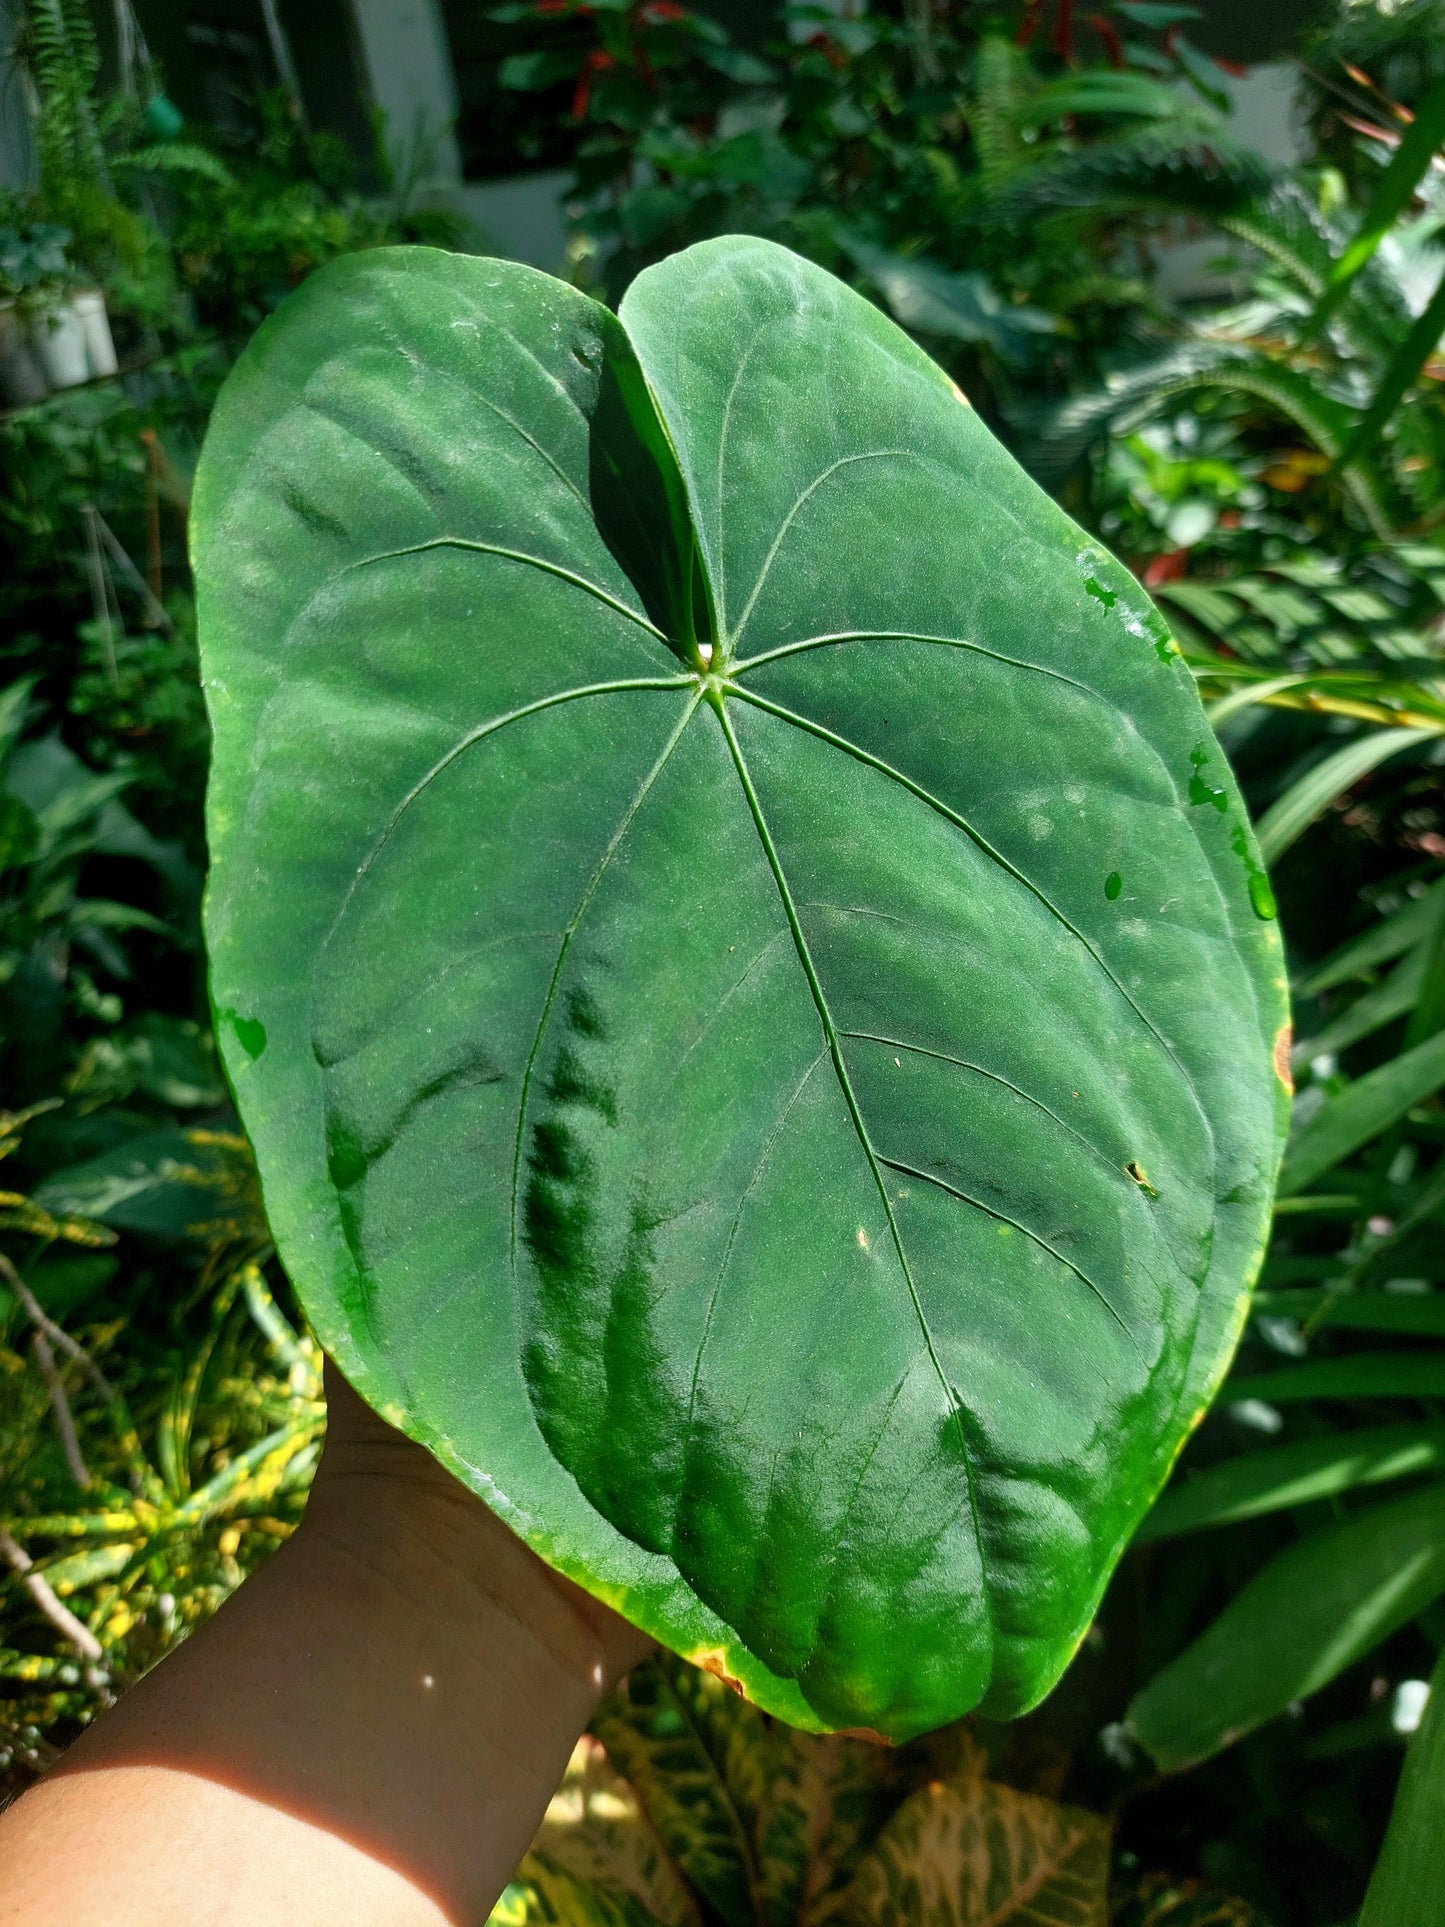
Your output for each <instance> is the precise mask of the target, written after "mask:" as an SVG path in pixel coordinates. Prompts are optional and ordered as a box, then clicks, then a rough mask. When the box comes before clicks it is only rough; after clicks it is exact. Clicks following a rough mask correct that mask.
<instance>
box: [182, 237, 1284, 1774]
mask: <svg viewBox="0 0 1445 1927" xmlns="http://www.w3.org/2000/svg"><path fill="white" fill-rule="evenodd" d="M194 530H195V541H196V559H197V568H198V576H199V584H200V597H201V625H202V641H203V651H204V658H205V675H206V686H207V692H208V696H209V701H210V706H211V714H212V718H213V723H214V729H215V769H214V775H213V779H212V786H211V794H210V806H209V807H210V835H211V849H212V874H211V883H210V894H209V900H208V910H207V919H208V933H209V941H210V947H211V958H212V971H213V978H212V982H213V993H214V998H215V1002H216V1006H217V1012H218V1018H219V1020H220V1022H221V1027H222V1033H223V1043H224V1049H225V1054H226V1060H227V1064H228V1067H229V1070H230V1074H231V1076H232V1079H233V1081H234V1086H235V1090H236V1095H237V1099H238V1101H239V1103H240V1106H241V1109H242V1113H243V1115H244V1118H245V1121H246V1124H247V1126H248V1128H249V1130H250V1132H251V1134H252V1137H253V1139H254V1142H255V1145H256V1150H257V1155H258V1159H259V1163H260V1169H261V1175H262V1180H263V1185H264V1188H265V1194H266V1200H267V1205H268V1209H269V1212H270V1216H271V1219H272V1223H273V1225H274V1229H275V1232H276V1236H277V1239H278V1241H279V1244H280V1249H281V1252H282V1255H283V1257H284V1258H285V1261H286V1263H287V1265H288V1267H289V1268H290V1270H291V1272H292V1274H293V1276H294V1278H295V1281H296V1284H297V1287H298V1289H299V1291H300V1293H301V1296H302V1298H303V1301H304V1302H305V1305H306V1307H307V1310H308V1312H309V1314H310V1316H311V1318H312V1320H313V1321H314V1324H315V1326H316V1329H317V1331H318V1333H319V1335H320V1336H321V1338H322V1339H323V1340H324V1342H325V1343H326V1344H327V1345H328V1347H329V1348H330V1349H331V1350H332V1351H333V1352H334V1353H335V1354H336V1356H337V1357H338V1359H339V1361H340V1363H341V1364H342V1366H343V1368H344V1369H345V1370H346V1372H347V1373H348V1375H349V1376H350V1377H351V1378H352V1379H353V1380H354V1381H355V1382H356V1384H357V1385H358V1386H359V1387H360V1388H361V1390H362V1391H363V1392H364V1393H365V1394H366V1395H367V1396H368V1397H369V1398H370V1399H371V1400H372V1402H373V1403H374V1404H375V1405H376V1406H377V1407H378V1409H379V1410H381V1411H382V1412H383V1413H384V1414H385V1415H386V1416H387V1417H388V1418H390V1419H392V1420H393V1421H394V1422H395V1423H397V1424H399V1425H402V1426H404V1427H405V1428H406V1430H407V1431H409V1432H410V1433H411V1434H412V1435H413V1436H415V1437H417V1438H419V1439H422V1440H424V1441H425V1442H426V1443H427V1444H428V1445H429V1446H430V1447H431V1449H432V1450H433V1451H434V1452H435V1453H436V1454H437V1456H438V1457H439V1458H440V1459H441V1460H442V1461H443V1462H444V1463H445V1464H447V1465H448V1466H450V1467H451V1468H452V1469H453V1470H454V1471H455V1472H456V1473H457V1474H458V1475H459V1476H460V1477H461V1478H462V1479H464V1480H465V1481H466V1482H467V1483H468V1484H469V1485H471V1486H472V1487H473V1488H474V1489H475V1490H476V1491H478V1492H480V1493H481V1494H482V1495H483V1496H484V1497H485V1498H486V1499H487V1500H488V1502H489V1503H490V1504H491V1505H493V1506H494V1507H495V1508H496V1510H497V1511H498V1512H499V1513H500V1514H501V1516H502V1517H503V1518H505V1519H506V1520H507V1521H508V1522H509V1523H510V1524H511V1525H512V1526H513V1527H514V1528H515V1529H516V1530H517V1531H518V1532H519V1533H521V1534H522V1536H523V1537H524V1538H525V1539H527V1540H528V1541H529V1543H530V1544H532V1545H533V1546H534V1547H535V1548H536V1549H537V1550H538V1551H539V1552H540V1553H541V1554H542V1555H543V1556H544V1557H545V1558H546V1559H548V1560H550V1561H551V1562H552V1563H553V1564H554V1565H555V1566H557V1567H558V1568H559V1569H560V1570H562V1571H563V1572H565V1573H567V1574H569V1575H570V1576H572V1577H573V1578H575V1579H576V1580H578V1581H579V1582H580V1583H581V1584H582V1585H584V1586H586V1587H587V1588H589V1589H590V1590H591V1591H592V1592H593V1593H594V1594H596V1595H597V1596H598V1597H599V1598H602V1599H605V1600H607V1601H608V1602H610V1603H611V1604H613V1605H615V1606H616V1607H618V1608H619V1609H620V1610H621V1611H622V1612H623V1613H625V1614H627V1615H628V1616H629V1617H631V1618H632V1619H633V1620H635V1621H636V1622H637V1623H638V1624H640V1625H642V1626H644V1627H646V1628H647V1629H648V1630H649V1631H650V1632H652V1633H654V1634H655V1635H657V1636H658V1637H659V1638H660V1639H662V1640H663V1641H664V1642H665V1643H666V1644H668V1645H669V1646H671V1647H673V1648H675V1649H676V1650H678V1651H681V1652H682V1653H684V1654H686V1655H688V1656H689V1657H691V1658H693V1659H694V1660H696V1661H698V1662H699V1663H700V1664H702V1665H704V1666H708V1667H711V1668H712V1669H713V1670H715V1671H717V1672H719V1673H721V1674H722V1675H724V1676H725V1677H727V1678H729V1679H731V1680H732V1681H734V1682H735V1683H737V1684H738V1685H739V1686H740V1687H741V1688H742V1690H744V1691H745V1692H746V1693H747V1694H748V1695H749V1697H751V1698H753V1699H755V1700H756V1701H757V1702H758V1703H759V1704H760V1705H762V1706H764V1707H766V1708H768V1709H770V1710H771V1711H774V1712H776V1713H779V1714H781V1715H782V1716H783V1717H784V1718H785V1719H788V1720H790V1721H792V1722H794V1723H795V1724H798V1725H800V1726H804V1727H811V1728H815V1729H819V1728H838V1727H862V1728H869V1729H873V1730H875V1731H877V1732H878V1733H881V1734H884V1735H887V1736H889V1737H893V1738H898V1737H902V1736H905V1735H907V1734H910V1733H914V1732H917V1731H920V1730H923V1729H925V1728H928V1727H930V1726H934V1725H937V1724H940V1723H942V1722H943V1721H945V1720H948V1719H950V1718H952V1717H953V1716H955V1715H956V1714H958V1713H960V1712H961V1711H963V1710H964V1709H966V1708H967V1707H969V1706H971V1705H974V1704H976V1703H981V1704H982V1705H983V1706H984V1707H985V1709H986V1710H988V1711H989V1712H990V1713H994V1714H1008V1713H1012V1712H1016V1711H1018V1710H1020V1709H1022V1708H1024V1707H1026V1706H1028V1705H1030V1704H1032V1703H1033V1702H1034V1701H1035V1700H1037V1699H1038V1698H1039V1697H1040V1696H1041V1695H1042V1694H1043V1693H1044V1692H1045V1691H1046V1690H1047V1689H1048V1687H1049V1686H1050V1685H1051V1684H1052V1682H1053V1680H1054V1679H1055V1678H1056V1677H1057V1675H1058V1673H1059V1671H1060V1670H1061V1668H1062V1666H1063V1665H1064V1663H1065V1662H1066V1660H1067V1658H1068V1656H1069V1654H1070V1652H1071V1651H1072V1650H1073V1647H1074V1645H1075V1644H1076V1643H1077V1641H1078V1639H1079V1637H1080V1635H1081V1633H1082V1631H1083V1629H1084V1628H1085V1626H1086V1625H1087V1624H1088V1621H1089V1618H1090V1615H1091V1614H1092V1612H1093V1610H1094V1608H1095V1606H1096V1604H1097V1601H1098V1598H1099V1594H1100V1592H1101V1590H1102V1588H1103V1585H1104V1582H1105V1580H1106V1578H1107V1576H1108V1573H1109V1570H1110V1567H1111V1565H1112V1563H1113V1561H1114V1560H1115V1558H1116V1557H1117V1555H1118V1553H1119V1550H1120V1548H1121V1547H1122V1546H1123V1545H1124V1543H1125V1542H1126V1540H1127V1539H1128V1536H1129V1534H1130V1532H1131V1531H1132V1529H1133V1527H1134V1526H1135V1524H1137V1522H1138V1519H1139V1517H1140V1515H1141V1513H1142V1512H1143V1511H1144V1509H1145V1507H1146V1506H1147V1505H1148V1503H1149V1500H1150V1499H1151V1498H1152V1496H1153V1495H1154V1493H1155V1492H1156V1491H1157V1490H1158V1488H1159V1486H1160V1484H1161V1483H1162V1481H1163V1479H1164V1477H1165V1475H1166V1473H1167V1470H1168V1467H1169V1464H1170V1462H1171V1460H1172V1458H1173V1456H1174V1454H1175V1452H1176V1451H1177V1449H1178V1447H1179V1444H1180V1442H1181V1440H1182V1439H1183V1437H1184V1436H1185V1434H1186V1433H1187V1431H1188V1430H1189V1428H1190V1426H1191V1425H1192V1424H1193V1422H1194V1421H1195V1419H1196V1418H1197V1416H1198V1414H1199V1412H1200V1410H1201V1409H1202V1406H1203V1405H1204V1403H1205V1401H1206V1400H1207V1399H1208V1397H1209V1395H1210V1393H1211V1391H1212V1389H1213V1388H1214V1386H1215V1385H1216V1384H1217V1382H1218V1380H1219V1377H1220V1375H1221V1374H1222V1372H1223V1370H1224V1368H1225V1365H1226V1363H1227V1360H1228V1356H1229V1353H1230V1350H1231V1348H1232V1345H1233V1342H1234V1338H1235V1335H1236V1331H1237V1328H1238V1325H1239V1322H1240V1319H1241V1318H1242V1316H1243V1312H1244V1291H1245V1287H1246V1285H1247V1283H1248V1281H1249V1277H1250V1275H1251V1273H1252V1271H1253V1269H1254V1267H1255V1265H1256V1263H1257V1260H1258V1256H1259V1251H1260V1245H1261V1239H1262V1236H1263V1231H1264V1226H1265V1221H1266V1215H1267V1211H1268V1205H1269V1195H1270V1187H1271V1182H1272V1179H1273V1175H1274V1169H1275V1164H1276V1160H1277V1156H1278V1146H1279V1138H1280V1132H1281V1129H1282V1126H1283V1122H1284V1113H1285V1104H1286V1097H1285V1091H1284V1087H1283V1084H1282V1083H1281V1081H1280V1076H1279V1075H1277V1074H1276V1072H1275V1071H1274V1070H1273V1069H1272V1068H1271V1061H1270V1059H1271V1049H1272V1048H1274V1049H1275V1050H1276V1061H1277V1062H1278V1063H1279V1064H1280V1065H1281V1066H1283V1064H1284V1063H1286V1062H1287V1059H1286V1058H1284V1057H1282V1056H1280V1055H1279V1053H1280V1052H1281V1051H1283V1049H1284V1044H1283V1039H1282V1026H1283V1023H1284V1018H1285V1001H1284V985H1283V970H1282V967H1281V959H1280V949H1279V941H1278V936H1277V933H1276V930H1275V928H1274V926H1273V924H1272V923H1270V922H1269V921H1267V920H1266V919H1267V915H1268V914H1269V913H1270V912H1271V905H1270V902H1269V898H1268V892H1267V890H1265V889H1261V888H1260V887H1259V885H1260V883H1261V882H1262V878H1263V872H1262V870H1261V868H1260V865H1259V862H1258V858H1257V855H1256V852H1255V847H1254V845H1253V843H1252V841H1251V838H1250V832H1249V828H1248V825H1247V822H1246V819H1245V815H1244V811H1243V807H1242V805H1241V803H1240V800H1239V797H1238V795H1237V793H1236V791H1235V788H1234V785H1233V782H1232V780H1231V778H1230V775H1229V772H1228V770H1227V768H1226V765H1225V762H1224V758H1223V756H1222V755H1221V753H1220V752H1219V750H1218V748H1217V747H1216V746H1215V744H1214V742H1213V739H1212V738H1211V736H1210V734H1209V731H1208V727H1207V725H1206V723H1205V721H1204V718H1203V715H1202V712H1201V710H1200V707H1199V703H1198V701H1197V699H1196V697H1195V694H1194V689H1193V685H1192V682H1191V678H1190V676H1189V672H1188V670H1187V668H1186V667H1185V665H1184V663H1183V662H1182V661H1181V660H1180V658H1179V656H1178V654H1177V653H1176V651H1175V649H1174V647H1173V645H1172V643H1171V642H1170V640H1169V636H1168V633H1167V631H1166V630H1165V628H1164V626H1163V624H1162V623H1161V621H1160V619H1159V617H1158V615H1157V614H1156V613H1155V611H1154V610H1153V608H1152V607H1151V606H1150V604H1149V602H1148V601H1147V599H1146V598H1145V597H1144V595H1143V594H1142V593H1141V591H1140V590H1139V589H1138V587H1137V586H1136V585H1135V583H1134V582H1133V580H1132V579H1131V578H1130V576H1129V575H1128V574H1127V573H1126V572H1125V571H1124V570H1123V569H1121V568H1120V567H1119V566H1118V565H1117V564H1116V563H1115V562H1114V561H1112V560H1111V559H1110V558H1109V557H1108V556H1107V555H1105V554H1104V553H1103V552H1102V551H1101V550H1100V549H1099V548H1098V547H1097V546H1096V545H1094V544H1093V543H1092V542H1090V541H1089V540H1088V539H1087V538H1086V537H1085V536H1083V535H1082V534H1081V533H1080V531H1079V530H1078V529H1077V528H1076V527H1074V525H1073V524H1072V523H1070V522H1069V521H1068V519H1067V518H1066V517H1065V516H1064V515H1063V514H1062V513H1061V512H1060V511H1059V510H1058V509H1057V508H1056V507H1055V506H1054V505H1053V504H1052V503H1051V502H1049V501H1048V500H1047V498H1046V497H1044V496H1043V495H1042V494H1041V493H1040V492H1039V490H1038V489H1037V488H1036V487H1035V486H1034V485H1033V484H1032V483H1031V482H1030V481H1029V480H1028V478H1027V477H1026V476H1025V475H1024V474H1023V473H1022V472H1021V471H1020V470H1019V469H1018V468H1017V467H1016V465H1015V464H1014V463H1013V462H1012V460H1011V459H1010V458H1009V457H1008V456H1007V454H1005V452H1004V451H1003V450H1002V449H1001V448H1000V447H999V446H998V444H997V443H996V442H995V441H994V440H993V438H992V437H991V436H990V435H989V434H988V432H987V431H986V430H985V429H984V428H983V427H982V425H981V424H980V423H979V422H978V420H977V419H976V417H975V416H974V415H973V413H972V412H971V411H970V409H969V408H968V406H967V404H966V403H965V402H964V400H963V397H962V396H961V395H960V394H959V393H958V392H957V390H956V389H955V388H954V387H953V386H952V384H951V383H950V382H949V381H948V380H947V378H946V377H945V376H944V375H943V374H942V373H941V372H940V371H939V369H938V368H937V367H936V366H935V365H934V364H933V363H932V362H931V361H929V360H928V358H927V357H926V356H925V355H924V354H922V353H921V351H919V350H918V349H917V348H916V347H914V346H913V344H912V343H911V342H910V341H909V340H908V339H907V338H906V337H905V336H904V335H903V334H901V333H900V332H899V331H898V329H897V328H895V327H894V326H893V324H892V323H891V322H889V321H887V320H886V319H885V318H884V317H883V316H882V315H881V314H879V313H878V312H877V311H876V310H875V309H874V308H872V307H871V306H870V305H869V304H868V303H867V302H865V301H864V300H862V299H861V298H860V297H859V296H857V295H856V294H854V293H852V292H851V291H850V290H848V289H847V288H845V287H843V286H842V285H841V284H840V283H839V282H837V281H835V280H834V279H833V278H832V277H831V276H829V275H827V274H825V273H823V272H822V271H820V270H819V269H817V268H815V267H812V266H810V265H809V264H808V263H806V262H804V261H801V260H798V259H797V258H796V257H794V256H793V255H791V254H789V253H787V252H786V251H784V250H782V249H779V248H777V247H774V246H772V245H770V244H767V243H765V242H761V241H751V240H737V239H729V240H722V241H715V242H709V243H706V244H704V245H702V246H700V247H697V248H694V249H691V250H689V251H688V252H687V253H685V254H682V255H679V256H675V257H673V258H672V259H670V260H669V261H667V262H665V263H663V264H662V265H661V266H659V267H656V268H653V269H651V270H649V271H648V272H647V273H646V274H644V275H643V276H642V277H641V278H640V279H639V280H638V281H637V282H636V284H635V285H634V287H633V288H632V291H631V292H630V294H629V295H628V297H627V300H626V301H625V302H624V304H623V308H622V313H621V318H620V321H619V319H618V318H617V317H614V316H612V315H611V314H609V313H607V312H606V311H605V310H603V309H602V308H600V307H598V306H597V305H596V304H595V303H593V302H591V301H589V300H588V299H586V298H585V297H584V296H582V295H580V294H578V293H576V292H574V291H573V290H571V289H569V288H567V287H565V286H563V285H562V284H560V283H558V282H556V281H553V280H551V279H549V278H548V277H546V276H543V275H539V274H537V273H535V272H533V271H532V270H530V269H527V268H522V267H517V266H514V265H511V264H508V263H504V262H498V261H485V260H471V259H462V258H454V257H449V256H446V255H443V254H439V253H433V252H429V251H424V250H419V249H407V250H382V251H378V252H376V253H371V254H365V255H361V256H356V257H352V258H350V259H348V260H345V261H343V262H340V263H337V264H334V265H332V266H330V267H328V268H326V269H323V270H322V271H321V272H320V273H318V274H317V275H316V276H314V277H313V278H312V279H311V280H310V281H309V282H307V284H306V285H305V286H304V287H303V288H302V289H301V290H300V291H299V292H298V293H297V294H296V295H294V296H293V297H292V298H291V300H290V301H289V302H288V303H287V304H286V306H285V308H284V309H283V310H282V311H281V313H280V314H278V315H277V316H276V317H275V318H274V319H273V320H272V321H270V322H269V323H268V324H267V325H266V326H265V327H264V328H263V329H262V330H261V332H260V334H259V335H258V337H257V339H256V341H255V343H254V344H253V345H252V346H251V348H250V349H249V350H248V351H247V353H246V354H245V356H244V357H243V358H242V361H241V362H240V364H239V365H238V367H237V369H236V371H235V373H234V374H233V375H232V377H231V379H230V382H229V384H228V386H227V388H226V391H225V393H224V394H223V396H222V398H221V402H220V405H219V407H218V409H217V411H216V416H215V420H214V424H213V427H212V429H211V434H210V438H209V440H208V443H207V447H206V450H205V453H204V457H203V460H202V464H201V469H200V474H199V476H198V479H197V489H196V503H195V516H194ZM1252 886H1253V888H1252Z"/></svg>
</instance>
